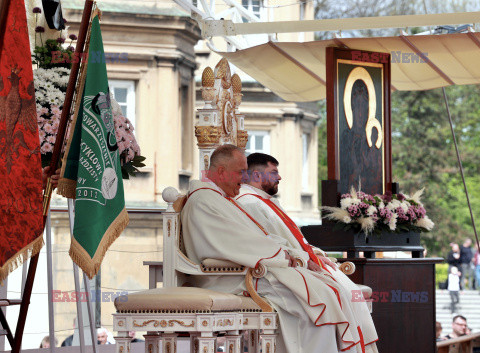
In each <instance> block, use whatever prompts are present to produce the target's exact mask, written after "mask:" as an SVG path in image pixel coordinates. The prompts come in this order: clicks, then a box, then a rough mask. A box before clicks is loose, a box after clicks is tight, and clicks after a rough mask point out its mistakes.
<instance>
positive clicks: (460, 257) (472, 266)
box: [445, 239, 480, 313]
mask: <svg viewBox="0 0 480 353" xmlns="http://www.w3.org/2000/svg"><path fill="white" fill-rule="evenodd" d="M450 246H451V248H452V250H451V251H450V252H449V253H448V256H447V263H448V280H447V283H446V286H445V287H446V288H445V289H447V290H448V292H449V294H450V310H451V312H452V313H455V312H456V311H457V305H458V303H459V302H460V295H459V293H460V291H461V290H463V289H466V290H475V289H476V290H478V291H479V292H480V252H479V249H478V245H476V246H475V247H473V246H472V240H471V239H466V240H465V241H464V242H463V244H462V246H459V245H458V244H456V243H451V244H450Z"/></svg>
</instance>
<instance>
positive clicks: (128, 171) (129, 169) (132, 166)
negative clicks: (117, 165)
mask: <svg viewBox="0 0 480 353" xmlns="http://www.w3.org/2000/svg"><path fill="white" fill-rule="evenodd" d="M145 159H146V157H143V156H140V155H136V156H135V157H133V159H132V160H131V161H129V162H127V163H124V164H122V179H130V176H133V177H134V176H135V175H136V174H137V173H138V172H139V170H138V168H141V167H145V163H143V161H145Z"/></svg>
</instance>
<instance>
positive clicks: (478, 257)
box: [473, 244, 480, 293]
mask: <svg viewBox="0 0 480 353" xmlns="http://www.w3.org/2000/svg"><path fill="white" fill-rule="evenodd" d="M475 247H476V248H477V251H476V252H475V256H474V257H473V264H474V265H475V288H476V289H478V291H479V293H480V249H479V248H478V244H476V245H475Z"/></svg>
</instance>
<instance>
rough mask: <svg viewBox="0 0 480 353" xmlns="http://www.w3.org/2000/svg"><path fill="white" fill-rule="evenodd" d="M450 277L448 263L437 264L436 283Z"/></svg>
mask: <svg viewBox="0 0 480 353" xmlns="http://www.w3.org/2000/svg"><path fill="white" fill-rule="evenodd" d="M447 278H448V264H435V284H436V286H437V288H438V285H439V283H443V282H445V281H446V280H447Z"/></svg>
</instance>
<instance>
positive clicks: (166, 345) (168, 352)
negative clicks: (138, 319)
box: [145, 333, 178, 353]
mask: <svg viewBox="0 0 480 353" xmlns="http://www.w3.org/2000/svg"><path fill="white" fill-rule="evenodd" d="M177 336H178V334H176V333H163V334H162V335H161V337H162V352H163V353H177ZM145 353H148V352H145Z"/></svg>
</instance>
